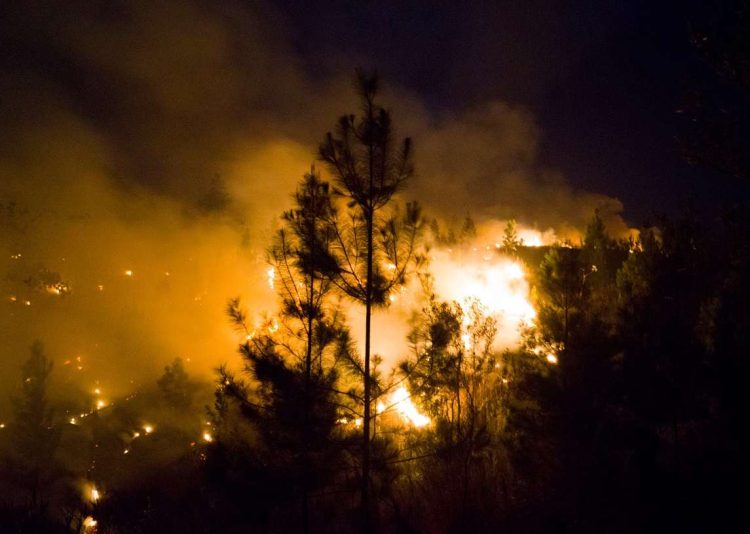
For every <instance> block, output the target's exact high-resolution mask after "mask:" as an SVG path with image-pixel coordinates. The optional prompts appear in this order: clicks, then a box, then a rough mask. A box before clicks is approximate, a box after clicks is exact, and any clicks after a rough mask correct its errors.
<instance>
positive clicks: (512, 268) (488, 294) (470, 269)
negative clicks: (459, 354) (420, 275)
mask: <svg viewBox="0 0 750 534" xmlns="http://www.w3.org/2000/svg"><path fill="white" fill-rule="evenodd" d="M431 268H432V271H433V273H434V275H435V290H436V292H437V293H438V295H440V297H441V298H443V299H446V300H452V301H455V302H457V303H458V304H459V305H461V307H463V308H464V311H467V310H468V306H469V305H470V304H471V302H478V303H479V304H480V305H481V306H482V307H483V308H484V309H485V310H486V313H488V314H489V315H492V316H493V317H495V318H496V319H497V320H498V327H499V331H498V339H497V342H498V343H500V344H502V345H505V346H511V345H514V344H516V343H517V342H518V341H520V332H519V328H518V327H519V326H520V325H530V324H531V323H533V321H534V319H535V318H536V310H535V309H534V307H533V306H532V304H531V301H530V300H529V284H528V282H527V280H526V272H525V270H524V268H523V266H522V264H521V263H520V262H519V261H517V260H514V259H511V258H508V257H505V256H501V255H500V254H498V253H497V252H493V253H490V254H489V255H484V256H479V254H478V252H477V253H474V254H472V255H471V256H469V258H460V257H454V255H453V254H452V253H450V252H448V253H445V252H441V253H438V254H436V255H435V256H434V258H433V261H432V264H431ZM464 326H466V325H464ZM462 341H463V343H464V346H465V347H466V348H467V349H470V348H471V340H470V336H469V335H468V334H467V333H464V335H463V337H462Z"/></svg>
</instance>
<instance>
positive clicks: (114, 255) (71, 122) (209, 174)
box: [0, 0, 625, 402]
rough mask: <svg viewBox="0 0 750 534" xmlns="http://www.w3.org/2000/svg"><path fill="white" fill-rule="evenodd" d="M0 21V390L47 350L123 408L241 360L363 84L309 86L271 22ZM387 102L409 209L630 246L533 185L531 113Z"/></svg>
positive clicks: (181, 15)
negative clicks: (176, 362) (337, 131)
mask: <svg viewBox="0 0 750 534" xmlns="http://www.w3.org/2000/svg"><path fill="white" fill-rule="evenodd" d="M0 19H2V21H3V22H0V35H2V36H3V37H2V38H0V39H2V40H0V43H2V45H3V49H4V50H6V53H4V57H3V58H2V60H0V61H1V63H0V65H1V66H2V78H1V79H0V97H1V100H0V120H2V123H3V129H2V133H0V136H1V137H2V140H1V141H0V206H1V207H2V218H1V219H0V220H1V221H2V232H1V233H0V253H1V254H2V256H1V257H0V269H2V271H0V273H1V274H0V277H1V278H0V295H2V304H0V338H1V339H2V340H3V343H2V347H0V377H2V378H0V387H2V389H3V390H7V389H8V388H9V387H10V386H11V384H13V383H15V381H16V380H17V369H18V365H19V362H20V361H22V360H23V359H24V358H26V356H27V353H28V346H29V345H30V344H31V343H32V342H33V340H34V339H36V338H39V339H42V340H43V341H44V342H45V345H46V346H47V350H48V352H49V354H50V355H51V356H52V357H53V359H54V360H55V362H56V365H57V367H56V376H57V379H58V380H61V381H71V382H80V383H81V384H87V385H89V384H91V383H93V382H94V381H96V380H99V381H100V382H101V383H102V384H103V385H104V386H106V387H107V389H108V391H111V392H113V393H117V392H124V391H127V390H128V389H129V388H132V387H133V385H134V384H139V383H142V382H144V381H146V380H151V379H152V378H153V376H154V375H155V373H157V372H158V371H159V370H160V369H161V367H162V366H163V365H164V364H165V363H166V362H169V361H171V360H172V359H174V358H175V357H178V356H179V357H182V358H183V359H186V360H187V359H189V363H188V371H190V372H194V373H198V374H205V373H207V372H209V371H210V370H211V369H212V368H213V367H214V366H216V365H217V364H219V363H221V362H224V361H234V360H235V359H236V356H235V348H236V336H235V335H234V334H233V332H232V331H231V329H230V327H229V325H228V322H227V320H226V318H225V316H224V306H225V303H226V300H227V298H229V297H231V296H235V295H242V296H243V297H244V298H245V300H246V301H247V302H249V303H250V308H251V311H252V312H253V313H256V314H257V313H261V312H262V311H263V310H269V309H271V308H272V306H273V305H272V303H273V295H272V293H271V291H270V289H269V288H268V287H267V286H266V284H265V283H264V271H265V263H264V257H265V253H264V251H265V249H266V247H267V246H268V244H269V239H268V236H269V235H270V234H271V232H272V231H273V229H274V228H275V226H276V225H277V224H278V223H277V221H278V215H279V214H280V213H281V211H282V210H284V209H286V208H287V207H288V206H289V203H290V201H291V194H292V192H293V190H294V188H295V186H296V183H297V182H298V180H299V179H300V178H301V176H302V175H303V173H304V172H305V171H307V170H308V169H309V167H310V164H311V163H312V162H313V161H314V158H315V150H316V144H317V142H318V141H319V140H320V138H321V137H322V135H323V134H324V133H325V131H327V130H328V129H330V128H331V127H332V126H333V124H334V122H335V120H336V118H337V117H338V116H339V115H340V114H342V113H345V112H353V111H356V110H357V109H358V108H357V102H356V99H355V95H354V94H353V91H352V90H351V71H350V70H349V71H346V72H341V73H340V75H339V76H338V77H336V78H333V79H327V78H326V79H321V78H319V77H314V76H311V75H310V73H308V72H307V71H306V66H305V65H304V64H303V63H301V61H300V60H299V59H298V58H297V57H296V56H295V54H294V52H293V50H292V48H291V47H290V46H289V44H288V42H289V41H288V39H287V36H286V35H285V33H284V22H283V19H282V18H281V17H280V16H279V15H278V14H277V13H275V12H274V11H273V9H272V8H270V7H269V6H266V5H264V4H261V3H254V4H253V5H252V6H249V5H247V3H242V2H223V3H222V5H221V6H220V7H219V6H209V5H208V4H206V3H204V2H199V1H197V0H195V1H187V2H138V1H132V2H116V3H96V2H65V3H60V5H57V6H52V7H50V6H48V5H35V4H34V3H29V4H25V5H20V4H19V5H14V6H11V5H6V6H3V7H2V8H0ZM331 60H332V61H341V58H331ZM344 63H346V61H344ZM385 82H386V84H387V83H388V82H390V81H389V80H385ZM385 98H386V101H387V103H388V105H389V107H391V108H392V109H393V111H394V116H395V120H396V123H397V125H398V128H399V134H401V135H410V136H412V137H413V138H414V140H415V145H416V147H417V161H416V163H417V166H418V172H419V174H418V176H417V177H416V178H415V179H414V181H413V183H412V186H411V188H410V189H409V191H408V192H407V193H406V195H407V196H408V197H413V198H416V199H419V200H420V201H422V202H423V204H425V206H426V208H427V210H428V211H429V212H430V213H431V214H432V215H435V216H439V217H440V218H442V219H445V220H448V221H455V220H458V219H460V218H463V216H465V215H466V214H467V213H471V214H472V215H473V216H475V217H476V218H477V220H478V221H479V222H482V221H487V223H488V224H491V222H492V221H493V220H496V219H507V218H511V217H512V218H516V219H518V220H519V221H521V222H523V223H524V224H526V225H527V226H530V227H537V228H540V229H541V230H548V229H551V230H552V231H556V232H558V233H559V234H560V235H564V234H565V233H566V232H568V233H569V232H571V231H574V229H576V228H580V227H581V225H582V224H584V222H585V221H586V220H587V219H588V218H589V217H590V216H591V214H592V212H593V210H594V209H595V208H600V209H601V210H602V213H603V214H604V215H606V217H607V220H608V221H609V222H611V223H612V227H613V228H614V230H615V231H617V232H619V231H621V230H623V229H624V228H625V226H624V224H623V223H622V220H621V219H620V218H619V213H620V211H621V210H622V206H621V205H620V203H619V202H618V201H617V200H615V199H612V198H608V197H605V196H602V195H597V194H593V193H586V192H579V191H574V190H573V189H572V188H571V187H570V186H569V185H567V184H566V182H565V180H564V178H563V177H562V176H560V175H559V174H557V173H555V172H554V171H552V170H549V169H544V168H541V167H540V166H539V164H538V150H539V142H540V141H539V140H540V132H539V129H538V127H537V126H536V124H535V123H534V120H533V117H531V116H529V114H528V113H526V112H525V111H523V110H521V109H517V108H514V107H512V106H510V105H508V104H506V103H502V102H488V103H486V104H485V105H483V106H479V107H476V108H472V109H468V110H460V109H459V110H455V111H451V112H441V113H435V112H432V111H430V110H428V109H427V108H426V106H425V105H424V104H423V103H422V101H421V100H420V99H419V97H418V96H417V95H414V94H411V93H409V92H408V91H406V90H404V89H402V88H399V87H397V86H395V85H392V84H391V85H390V86H389V88H388V90H387V92H386V94H385ZM127 271H132V275H128V274H126V272H127ZM56 284H62V285H57V286H56ZM55 287H57V288H58V289H59V288H62V291H60V293H61V294H57V293H56V292H55V289H54V288H55ZM27 302H28V305H27ZM393 350H396V349H393ZM79 356H80V357H81V361H82V365H80V367H82V369H81V370H78V365H77V364H69V365H65V363H64V362H65V361H66V360H71V359H72V361H77V360H75V358H76V357H79ZM4 400H5V399H3V400H2V401H4ZM2 401H0V402H2Z"/></svg>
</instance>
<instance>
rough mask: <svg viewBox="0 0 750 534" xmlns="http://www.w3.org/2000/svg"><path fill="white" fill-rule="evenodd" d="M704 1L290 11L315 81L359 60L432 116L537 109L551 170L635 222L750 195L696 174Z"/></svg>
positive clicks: (350, 5)
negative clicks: (688, 119)
mask: <svg viewBox="0 0 750 534" xmlns="http://www.w3.org/2000/svg"><path fill="white" fill-rule="evenodd" d="M693 4H695V2H684V1H677V2H662V1H657V2H654V1H648V0H646V1H639V0H628V1H622V0H619V1H613V0H570V1H556V0H525V1H496V2H400V1H378V2H374V1H358V2H351V1H343V0H340V1H329V2H310V1H303V2H300V1H289V0H287V1H282V2H280V3H279V5H280V6H282V7H281V8H280V9H281V11H282V12H283V13H284V16H285V17H286V18H287V20H288V21H289V24H290V27H291V32H292V39H293V43H294V46H295V48H296V50H297V52H298V53H299V54H300V55H301V56H302V57H304V58H305V62H306V64H307V65H308V66H309V68H310V69H311V71H312V72H318V73H326V72H327V69H331V68H337V67H338V66H339V65H340V63H338V62H337V61H335V60H334V61H332V58H340V59H341V62H343V63H345V64H346V63H347V61H349V62H351V58H352V57H354V58H356V59H355V61H359V62H361V63H362V64H363V65H368V66H369V65H372V66H376V67H377V68H378V69H379V71H380V72H382V73H383V74H384V75H385V77H386V78H387V79H390V80H394V81H396V82H397V83H400V84H403V85H404V86H406V87H408V88H410V89H413V90H414V91H416V92H417V93H418V94H420V95H421V96H422V97H423V98H424V99H425V100H426V101H427V102H428V103H429V105H430V106H431V110H432V111H433V112H435V113H441V112H443V111H445V110H452V109H455V108H459V109H460V108H464V107H470V106H472V105H475V104H477V103H479V102H481V101H485V100H489V99H500V100H503V101H506V102H509V103H511V104H515V105H522V106H524V107H527V108H528V109H530V110H531V111H532V112H533V114H534V116H535V117H536V120H537V121H538V124H539V126H540V128H541V132H542V150H541V158H542V161H543V162H544V163H546V164H548V165H550V166H551V167H554V168H557V169H560V170H561V171H563V173H564V175H565V176H566V177H567V179H568V181H569V182H570V183H571V184H572V185H573V186H574V187H580V188H584V189H588V190H595V191H600V192H602V193H604V194H607V195H611V196H614V197H618V198H619V199H620V200H622V201H623V203H624V205H625V215H626V218H627V219H629V220H631V221H632V222H634V223H636V224H637V223H640V222H642V221H643V220H644V218H647V217H649V216H650V215H651V214H653V213H659V212H667V213H670V214H675V213H678V212H680V211H681V210H682V209H683V208H684V207H685V206H687V205H688V204H689V203H690V204H692V203H694V204H695V205H697V206H698V207H699V208H702V209H704V210H705V211H712V210H715V209H717V208H718V207H720V206H722V205H723V204H724V203H725V202H726V201H727V200H730V199H732V198H734V197H735V196H736V195H737V194H738V193H742V192H743V191H746V189H743V187H742V186H741V184H738V183H737V181H735V180H733V179H731V178H726V177H721V176H717V175H712V174H711V173H710V172H709V171H706V170H705V169H696V168H694V167H692V166H690V165H688V164H687V163H686V162H685V160H684V158H683V156H682V152H681V148H680V143H679V137H680V135H681V124H682V123H681V120H682V119H683V118H682V117H680V116H679V114H678V113H676V110H678V109H680V108H681V105H682V102H683V99H684V98H685V95H686V92H687V91H688V90H689V88H690V87H691V84H692V83H694V82H695V80H696V79H705V78H707V77H710V76H712V75H713V74H712V72H711V71H710V69H709V67H708V66H707V65H706V63H705V62H704V61H703V60H702V59H701V57H700V56H699V55H698V53H697V52H696V50H695V49H694V48H693V47H692V45H691V43H690V39H689V28H690V23H691V22H692V21H694V19H695V17H699V16H701V15H700V14H698V13H699V10H698V9H697V8H696V6H695V5H693Z"/></svg>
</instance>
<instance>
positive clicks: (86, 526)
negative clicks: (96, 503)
mask: <svg viewBox="0 0 750 534" xmlns="http://www.w3.org/2000/svg"><path fill="white" fill-rule="evenodd" d="M97 524H98V523H97V521H96V519H94V518H93V517H91V516H90V515H89V516H86V519H84V520H83V531H84V532H96V525H97Z"/></svg>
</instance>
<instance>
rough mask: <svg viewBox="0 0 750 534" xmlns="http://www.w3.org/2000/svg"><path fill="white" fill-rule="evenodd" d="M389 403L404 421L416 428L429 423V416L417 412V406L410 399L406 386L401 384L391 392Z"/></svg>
mask: <svg viewBox="0 0 750 534" xmlns="http://www.w3.org/2000/svg"><path fill="white" fill-rule="evenodd" d="M391 404H393V407H394V408H395V410H396V411H397V412H398V413H399V415H400V416H401V417H402V418H403V419H404V421H406V422H408V423H411V424H412V425H414V426H415V427H416V428H420V427H423V426H426V425H429V424H430V418H429V417H427V416H426V415H423V414H421V413H419V410H417V407H416V406H414V403H413V402H412V400H411V396H410V395H409V392H408V391H406V388H405V387H403V386H401V387H400V388H398V389H397V390H396V391H394V392H393V395H392V396H391Z"/></svg>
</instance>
